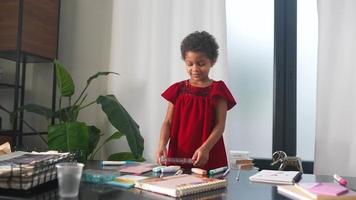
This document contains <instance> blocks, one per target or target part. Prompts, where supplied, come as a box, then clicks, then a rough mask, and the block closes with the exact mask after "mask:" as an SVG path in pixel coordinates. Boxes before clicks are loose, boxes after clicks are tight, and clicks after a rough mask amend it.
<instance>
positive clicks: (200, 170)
mask: <svg viewBox="0 0 356 200" xmlns="http://www.w3.org/2000/svg"><path fill="white" fill-rule="evenodd" d="M191 171H192V173H195V174H200V175H206V174H207V172H206V170H204V169H200V168H192V169H191Z"/></svg>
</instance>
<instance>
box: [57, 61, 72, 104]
mask: <svg viewBox="0 0 356 200" xmlns="http://www.w3.org/2000/svg"><path fill="white" fill-rule="evenodd" d="M54 64H55V66H56V77H57V85H58V88H59V90H60V92H61V96H65V97H70V96H72V95H73V94H74V83H73V79H72V77H71V75H70V74H69V72H68V71H67V70H66V69H65V68H64V66H63V65H62V64H61V63H59V62H58V60H54Z"/></svg>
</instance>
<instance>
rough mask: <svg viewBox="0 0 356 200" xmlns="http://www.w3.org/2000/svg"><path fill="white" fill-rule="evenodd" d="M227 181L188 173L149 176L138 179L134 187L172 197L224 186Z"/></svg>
mask: <svg viewBox="0 0 356 200" xmlns="http://www.w3.org/2000/svg"><path fill="white" fill-rule="evenodd" d="M226 185H227V181H226V180H224V179H214V178H207V177H202V176H195V175H189V174H181V175H177V176H168V177H163V178H149V179H145V180H143V181H138V182H137V183H136V185H135V187H137V188H140V189H143V190H147V191H151V192H156V193H160V194H164V195H168V196H172V197H182V196H186V195H190V194H196V193H200V192H205V191H210V190H215V189H220V188H225V187H226Z"/></svg>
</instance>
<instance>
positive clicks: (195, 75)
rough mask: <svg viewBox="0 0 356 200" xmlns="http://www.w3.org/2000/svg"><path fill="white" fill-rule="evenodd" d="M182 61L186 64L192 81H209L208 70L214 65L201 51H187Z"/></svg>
mask: <svg viewBox="0 0 356 200" xmlns="http://www.w3.org/2000/svg"><path fill="white" fill-rule="evenodd" d="M184 62H185V64H186V66H187V73H188V75H189V76H190V79H191V80H192V81H194V82H206V81H209V80H210V79H209V71H210V68H211V67H212V66H213V65H214V63H212V62H211V60H210V59H209V58H208V57H206V56H205V55H204V54H203V53H199V52H192V51H188V52H186V54H185V59H184Z"/></svg>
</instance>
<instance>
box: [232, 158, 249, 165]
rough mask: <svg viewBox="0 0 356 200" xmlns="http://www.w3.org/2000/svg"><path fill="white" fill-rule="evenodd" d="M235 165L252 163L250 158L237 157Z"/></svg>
mask: <svg viewBox="0 0 356 200" xmlns="http://www.w3.org/2000/svg"><path fill="white" fill-rule="evenodd" d="M236 165H253V159H252V158H247V159H237V160H236Z"/></svg>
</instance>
